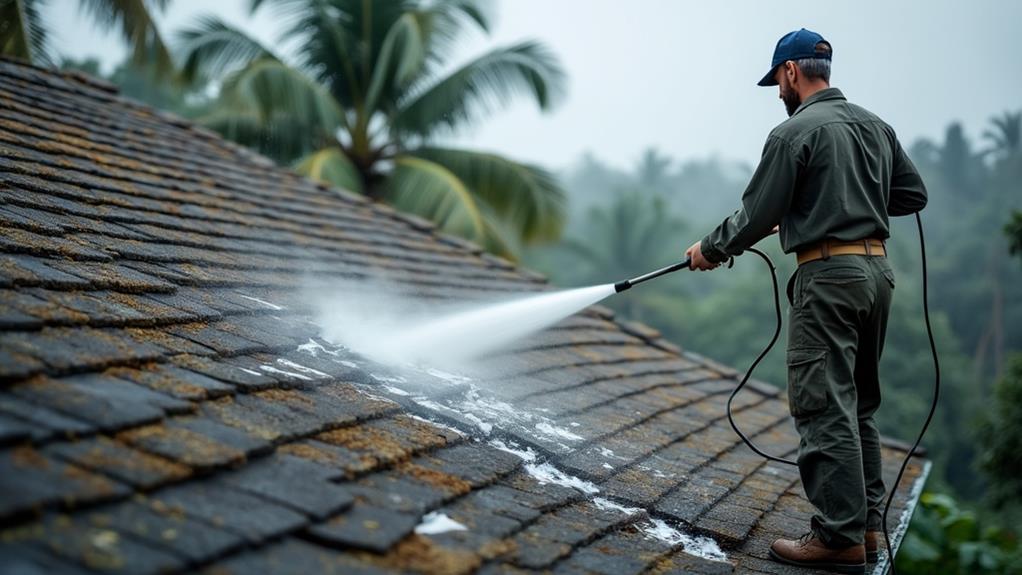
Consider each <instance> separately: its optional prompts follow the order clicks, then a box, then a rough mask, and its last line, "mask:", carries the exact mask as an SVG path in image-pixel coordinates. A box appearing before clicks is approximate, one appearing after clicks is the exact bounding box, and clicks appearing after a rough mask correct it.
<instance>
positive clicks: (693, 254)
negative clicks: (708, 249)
mask: <svg viewBox="0 0 1022 575" xmlns="http://www.w3.org/2000/svg"><path fill="white" fill-rule="evenodd" d="M685 256H686V257H688V258H690V259H691V260H692V263H691V264H690V266H689V267H691V268H692V269H694V270H699V271H706V270H712V269H713V268H715V267H717V266H719V265H720V264H715V263H712V262H710V260H708V259H706V258H704V257H703V248H702V247H701V246H700V242H696V243H694V244H692V247H690V248H688V249H687V250H685Z"/></svg>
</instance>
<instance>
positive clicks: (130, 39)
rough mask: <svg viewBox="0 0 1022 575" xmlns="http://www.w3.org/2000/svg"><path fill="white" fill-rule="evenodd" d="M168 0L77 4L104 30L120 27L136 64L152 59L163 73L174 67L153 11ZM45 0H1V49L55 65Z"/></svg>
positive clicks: (98, 0) (85, 1) (86, 0)
mask: <svg viewBox="0 0 1022 575" xmlns="http://www.w3.org/2000/svg"><path fill="white" fill-rule="evenodd" d="M168 3H169V0H79V2H78V6H79V8H80V9H81V10H82V11H83V12H87V13H88V14H90V15H91V16H92V20H93V22H95V23H96V24H97V25H99V27H100V28H101V29H102V30H104V31H109V30H111V29H113V28H120V33H121V36H122V37H123V38H124V41H125V42H127V43H128V44H129V45H130V46H131V48H132V51H133V60H134V62H135V63H137V64H141V63H144V62H152V63H153V64H154V65H155V66H156V68H157V70H159V72H161V73H166V72H170V71H171V70H173V68H174V66H173V61H172V60H171V57H170V51H169V50H167V46H166V45H165V44H164V43H163V39H162V38H161V37H160V32H159V30H157V28H156V23H155V22H154V20H153V17H152V14H153V12H154V10H155V11H160V12H162V11H163V10H165V9H166V8H167V4H168ZM46 4H47V2H46V0H0V53H2V54H3V55H5V56H14V57H16V58H21V59H24V60H28V61H29V62H33V63H35V64H39V65H42V66H54V65H55V64H56V57H55V54H54V51H53V47H52V46H51V45H50V41H49V34H50V32H49V29H48V28H47V26H46V23H45V22H43V19H42V16H41V12H42V9H43V8H45V6H46Z"/></svg>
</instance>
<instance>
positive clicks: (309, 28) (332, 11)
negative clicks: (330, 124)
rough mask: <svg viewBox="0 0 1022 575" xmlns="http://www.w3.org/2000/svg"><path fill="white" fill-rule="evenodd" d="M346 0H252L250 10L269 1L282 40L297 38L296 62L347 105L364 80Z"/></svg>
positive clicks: (357, 92)
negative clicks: (279, 28) (360, 70)
mask: <svg viewBox="0 0 1022 575" xmlns="http://www.w3.org/2000/svg"><path fill="white" fill-rule="evenodd" d="M350 4H351V3H350V2H345V1H343V0H251V2H250V4H249V8H250V10H251V12H253V13H254V12H255V11H257V10H259V9H260V8H261V7H262V6H264V5H268V6H269V7H270V8H272V9H273V14H274V17H275V18H276V19H277V20H278V21H279V22H280V23H281V26H282V28H281V31H280V35H279V38H280V42H281V43H284V42H295V44H296V46H297V53H296V57H297V64H298V65H299V66H300V67H301V68H302V69H303V70H305V71H306V72H308V73H309V74H310V75H312V76H313V77H314V78H316V79H317V80H319V81H320V82H322V83H324V84H325V85H326V86H327V87H328V88H329V89H330V91H331V93H333V94H334V97H335V98H336V99H337V100H338V101H339V102H341V103H342V104H343V105H344V106H345V107H346V108H348V107H354V106H355V104H356V102H357V101H358V98H359V97H360V95H361V93H362V90H363V88H364V84H363V83H362V81H361V75H360V74H359V73H358V71H357V70H356V67H355V64H356V61H355V57H356V56H357V54H358V52H359V37H358V31H357V29H356V27H355V25H354V23H355V19H356V15H355V14H353V13H352V11H351V8H352V6H350Z"/></svg>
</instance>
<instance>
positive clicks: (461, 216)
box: [386, 156, 487, 241]
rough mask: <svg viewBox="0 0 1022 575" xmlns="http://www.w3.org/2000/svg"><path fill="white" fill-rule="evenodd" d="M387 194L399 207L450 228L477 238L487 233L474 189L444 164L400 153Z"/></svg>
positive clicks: (470, 237) (449, 230)
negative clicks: (473, 194)
mask: <svg viewBox="0 0 1022 575" xmlns="http://www.w3.org/2000/svg"><path fill="white" fill-rule="evenodd" d="M386 195H387V199H388V200H389V201H390V203H391V204H393V205H394V206H395V207H396V208H398V209H401V210H405V211H408V212H411V213H414V214H418V215H420V216H422V217H424V218H427V219H429V220H432V221H433V222H435V223H436V224H437V225H438V226H439V227H440V228H442V229H443V230H444V231H446V232H450V233H454V234H457V235H459V236H462V237H464V238H468V239H471V240H476V241H481V240H483V239H484V238H486V237H487V226H486V224H485V223H484V222H483V213H482V210H481V209H480V207H479V205H478V203H477V202H476V200H475V198H474V197H473V196H472V193H471V192H470V191H469V189H468V187H467V186H465V183H464V182H462V181H461V180H460V179H459V178H458V177H457V176H456V175H454V174H453V173H452V172H451V171H450V170H448V169H447V168H445V167H444V166H441V165H440V164H437V163H435V162H431V161H429V160H426V159H422V158H416V157H413V156H398V157H397V158H395V159H394V170H393V171H392V172H391V174H390V177H389V178H388V179H387V185H386Z"/></svg>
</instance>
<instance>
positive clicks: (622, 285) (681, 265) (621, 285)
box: [614, 258, 692, 293]
mask: <svg viewBox="0 0 1022 575" xmlns="http://www.w3.org/2000/svg"><path fill="white" fill-rule="evenodd" d="M691 266H692V259H691V258H685V260H684V261H680V262H678V263H676V264H671V265H669V266H667V267H665V268H660V269H658V270H656V271H652V272H649V273H648V274H644V275H641V276H638V277H634V278H632V279H630V280H624V281H619V282H617V283H616V284H614V291H615V292H616V293H621V292H623V291H625V290H626V289H628V288H630V287H632V286H633V285H635V284H641V283H642V282H644V281H647V280H651V279H653V278H658V277H660V276H662V275H665V274H669V273H671V272H676V271H678V270H687V269H691Z"/></svg>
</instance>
